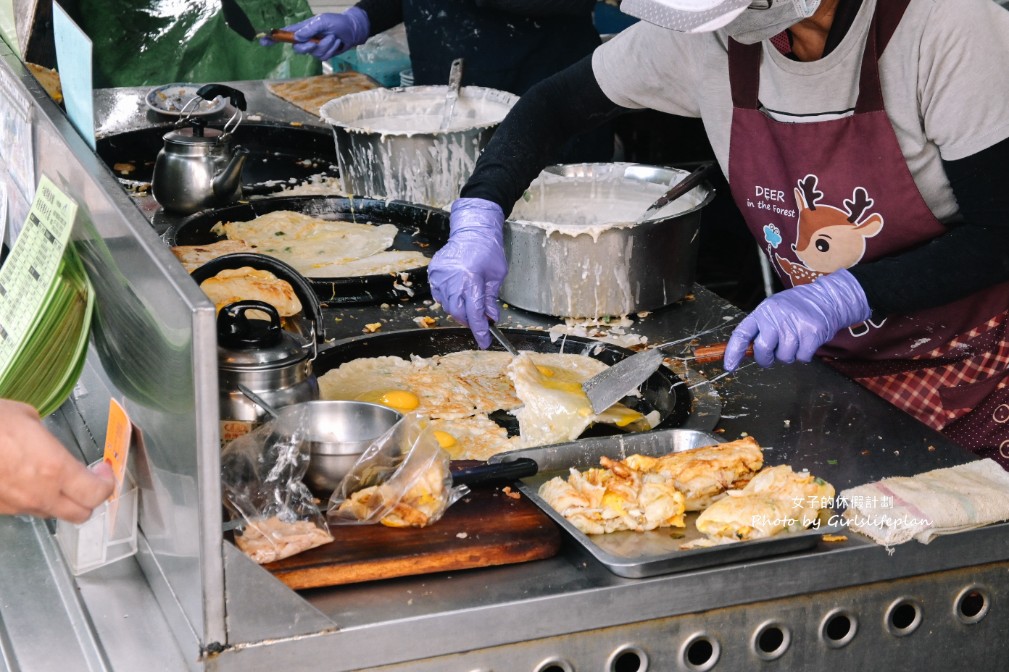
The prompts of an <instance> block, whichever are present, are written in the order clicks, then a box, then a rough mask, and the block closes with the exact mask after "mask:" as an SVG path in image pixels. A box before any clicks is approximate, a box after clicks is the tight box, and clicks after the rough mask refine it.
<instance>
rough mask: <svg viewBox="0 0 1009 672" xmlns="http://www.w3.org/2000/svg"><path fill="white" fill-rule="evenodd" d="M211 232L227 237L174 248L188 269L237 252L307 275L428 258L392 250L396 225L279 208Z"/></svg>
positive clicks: (395, 268) (385, 270) (389, 269)
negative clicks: (262, 257)
mask: <svg viewBox="0 0 1009 672" xmlns="http://www.w3.org/2000/svg"><path fill="white" fill-rule="evenodd" d="M211 232H212V233H214V234H216V235H218V236H223V237H224V240H220V241H217V242H215V243H209V244H206V245H177V246H175V247H173V248H172V252H173V253H175V256H176V257H178V258H179V260H180V261H181V262H182V263H183V265H184V266H186V269H187V270H188V271H190V272H192V271H193V270H195V269H196V268H198V267H199V266H201V265H202V264H205V263H206V262H208V261H210V260H211V259H216V258H217V257H219V256H222V255H225V254H231V253H234V252H255V253H257V254H265V255H268V256H271V257H274V258H275V259H280V260H281V261H283V262H286V263H287V264H290V265H291V266H293V267H294V268H295V269H296V270H297V271H298V272H299V273H301V274H302V275H304V276H306V277H309V278H349V277H361V276H368V275H385V274H389V273H399V272H403V271H407V270H410V269H414V268H421V267H424V266H427V265H428V263H429V262H430V260H429V259H428V258H427V257H426V256H424V254H423V253H421V252H417V251H413V250H390V249H389V248H390V247H392V246H393V243H394V241H395V239H396V235H397V233H399V229H398V227H397V226H396V225H395V224H357V223H354V222H344V221H337V220H329V219H321V218H319V217H313V216H312V215H308V214H305V213H302V212H294V211H291V210H276V211H274V212H269V213H266V214H264V215H260V216H258V217H256V218H255V219H251V220H248V221H244V222H218V223H217V224H215V225H214V226H213V227H212V228H211Z"/></svg>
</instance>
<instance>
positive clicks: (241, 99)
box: [196, 84, 246, 112]
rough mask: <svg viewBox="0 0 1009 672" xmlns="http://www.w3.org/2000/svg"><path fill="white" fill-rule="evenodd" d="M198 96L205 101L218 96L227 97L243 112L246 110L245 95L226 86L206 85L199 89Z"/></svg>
mask: <svg viewBox="0 0 1009 672" xmlns="http://www.w3.org/2000/svg"><path fill="white" fill-rule="evenodd" d="M196 95H197V96H199V97H200V98H203V99H204V100H210V99H212V98H216V97H218V96H227V97H228V100H230V101H231V104H232V105H234V106H235V107H237V108H238V109H239V110H241V111H243V112H244V111H245V110H246V103H245V94H244V93H242V92H241V91H239V90H238V89H233V88H231V87H230V86H225V85H224V84H204V85H203V86H201V87H200V88H199V89H197V91H196Z"/></svg>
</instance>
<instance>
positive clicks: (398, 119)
mask: <svg viewBox="0 0 1009 672" xmlns="http://www.w3.org/2000/svg"><path fill="white" fill-rule="evenodd" d="M447 93H448V87H446V86H411V87H409V88H405V89H404V88H394V89H373V90H371V91H361V92H358V93H351V94H348V95H345V96H340V97H339V98H335V99H333V100H331V101H329V102H328V103H326V104H325V105H323V106H322V109H321V110H320V112H319V114H320V116H321V117H322V118H323V119H324V120H325V121H326V122H327V123H328V124H329V125H330V126H331V127H332V129H333V137H334V140H335V142H336V152H337V159H338V163H339V167H340V182H341V186H342V188H343V191H344V193H348V194H358V195H361V196H371V197H374V198H385V199H398V200H402V201H408V202H410V203H419V204H421V205H427V206H432V207H436V208H441V207H444V206H447V205H449V204H450V203H451V202H452V201H454V200H455V199H456V198H457V197H458V195H459V189H461V188H462V186H463V185H464V184H466V180H468V179H469V177H470V174H472V172H473V167H474V166H475V165H476V160H477V157H479V156H480V152H481V151H483V148H484V147H485V146H486V145H487V142H488V141H489V140H490V137H491V135H492V134H493V133H494V129H495V128H496V127H497V125H498V124H499V123H500V122H501V120H502V119H504V117H505V115H506V114H507V113H508V111H509V110H510V109H511V108H512V106H513V105H515V103H516V102H518V96H515V95H513V94H511V93H508V92H507V91H498V90H497V89H488V88H485V87H481V86H464V87H462V88H461V89H459V99H458V101H457V103H456V106H455V108H454V110H453V111H452V115H451V120H452V123H451V124H450V125H449V127H448V129H447V130H441V128H440V124H441V120H442V115H443V113H444V111H445V100H446V94H447Z"/></svg>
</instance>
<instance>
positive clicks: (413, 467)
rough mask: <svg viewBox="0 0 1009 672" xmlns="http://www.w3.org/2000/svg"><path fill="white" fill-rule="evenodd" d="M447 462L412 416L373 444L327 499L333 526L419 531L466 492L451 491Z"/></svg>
mask: <svg viewBox="0 0 1009 672" xmlns="http://www.w3.org/2000/svg"><path fill="white" fill-rule="evenodd" d="M450 462H451V458H450V457H449V455H448V453H446V452H445V451H444V450H443V449H442V448H441V446H439V445H438V441H437V439H435V436H434V432H433V430H431V429H430V427H428V426H427V423H425V422H423V421H422V420H421V419H420V418H418V417H417V416H416V415H415V414H409V415H406V416H404V417H403V419H402V420H400V421H399V422H398V423H396V425H395V426H393V427H392V428H391V429H390V430H389V431H388V432H386V433H385V434H383V435H382V436H380V437H379V438H377V439H375V441H374V442H372V444H371V445H370V446H369V447H368V449H367V450H366V451H365V452H364V453H363V454H362V455H361V457H360V459H358V461H357V463H356V464H354V466H353V467H352V468H351V470H350V472H349V473H348V474H347V475H346V476H345V477H344V479H343V480H342V481H341V482H340V485H339V486H338V487H337V488H336V490H334V491H333V494H332V496H331V497H330V499H329V521H330V523H331V524H334V525H361V524H365V525H367V524H374V523H382V524H383V525H387V526H389V527H424V526H426V525H430V524H431V523H434V522H435V521H437V520H438V519H440V518H441V516H442V514H444V513H445V510H446V509H447V508H448V507H449V506H450V505H451V504H452V503H453V502H455V501H457V500H458V499H459V498H460V497H462V496H464V495H465V494H466V493H468V492H469V488H468V487H467V486H465V485H460V486H455V487H453V486H452V473H451V471H450V470H449V464H450Z"/></svg>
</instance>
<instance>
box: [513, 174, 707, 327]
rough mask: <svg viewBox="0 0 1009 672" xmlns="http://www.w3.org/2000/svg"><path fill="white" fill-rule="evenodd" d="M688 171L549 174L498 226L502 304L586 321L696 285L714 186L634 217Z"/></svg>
mask: <svg viewBox="0 0 1009 672" xmlns="http://www.w3.org/2000/svg"><path fill="white" fill-rule="evenodd" d="M688 173H689V171H686V170H679V169H677V168H662V167H658V166H647V165H642V164H632V163H581V164H569V165H560V166H551V167H549V168H547V169H546V170H545V171H543V173H541V174H540V176H539V177H538V178H537V179H536V180H535V181H534V182H533V183H532V184H531V185H530V187H529V189H528V190H527V191H526V193H525V195H524V196H523V198H522V199H520V200H519V201H518V203H516V204H515V208H514V210H513V211H512V215H511V218H510V219H509V220H508V221H507V222H505V230H504V245H505V254H506V255H507V256H508V276H507V277H506V278H505V281H504V284H503V285H502V286H501V300H502V301H505V302H507V303H509V304H511V305H513V306H517V307H519V308H523V309H525V310H530V311H532V312H534V313H543V314H545V315H555V316H558V317H584V318H600V317H605V316H607V315H627V314H630V313H636V312H638V311H642V310H654V309H657V308H661V307H663V306H668V305H669V304H671V303H674V302H676V301H679V300H680V299H681V298H683V296H684V295H686V293H687V292H688V291H690V288H691V287H692V285H693V282H694V271H695V268H696V265H697V251H698V247H699V245H700V239H699V236H698V230H699V228H700V225H701V210H702V209H703V208H704V207H705V206H706V205H708V204H709V203H710V202H711V201H712V200H713V199H714V197H715V192H714V189H712V188H711V186H710V185H709V184H707V183H704V184H701V185H700V186H698V187H695V188H694V189H693V190H691V191H690V192H688V193H686V194H685V195H684V196H683V197H682V198H680V199H679V200H678V201H677V202H676V203H674V204H670V205H669V206H667V208H668V209H667V208H663V209H662V210H659V211H657V212H656V213H655V214H654V215H653V216H652V218H651V219H648V220H646V221H644V222H640V223H636V221H635V220H636V218H637V216H638V215H639V214H640V213H643V212H644V211H645V210H646V209H647V208H648V206H649V205H651V204H652V202H653V201H655V199H656V198H658V197H659V196H660V195H661V194H662V193H663V192H665V191H666V190H667V189H668V188H669V187H670V186H671V185H673V184H675V183H676V182H678V181H679V180H681V179H683V178H684V177H686V176H687V175H688ZM583 219H584V220H585V221H582V220H583ZM593 220H595V221H593ZM558 222H567V223H569V224H573V225H562V226H558Z"/></svg>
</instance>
